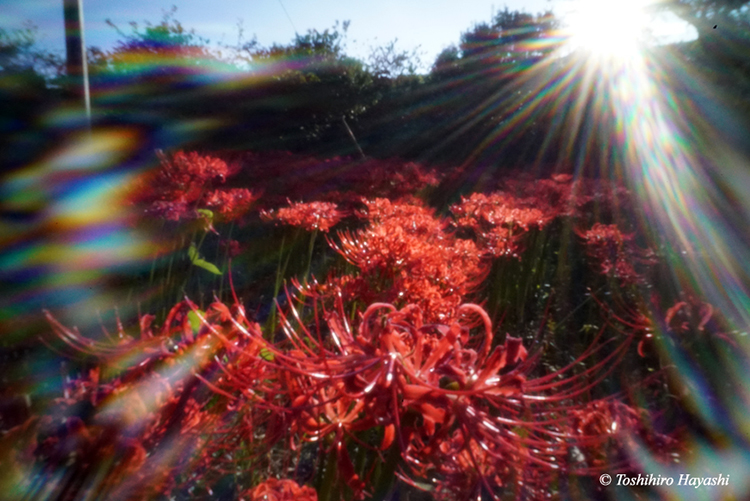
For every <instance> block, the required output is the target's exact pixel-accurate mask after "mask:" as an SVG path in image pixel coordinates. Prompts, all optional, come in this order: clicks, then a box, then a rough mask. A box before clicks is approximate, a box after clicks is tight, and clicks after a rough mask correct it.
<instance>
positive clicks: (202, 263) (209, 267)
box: [188, 243, 223, 275]
mask: <svg viewBox="0 0 750 501" xmlns="http://www.w3.org/2000/svg"><path fill="white" fill-rule="evenodd" d="M188 257H189V258H190V262H191V263H193V264H194V265H195V266H198V267H199V268H203V269H204V270H206V271H210V272H211V273H213V274H214V275H223V273H222V272H221V270H219V268H217V267H216V265H215V264H211V263H209V262H208V261H206V260H205V259H203V258H201V257H200V254H198V249H196V248H195V244H194V243H191V244H190V248H189V249H188Z"/></svg>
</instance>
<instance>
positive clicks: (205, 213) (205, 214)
mask: <svg viewBox="0 0 750 501" xmlns="http://www.w3.org/2000/svg"><path fill="white" fill-rule="evenodd" d="M196 212H197V213H198V215H200V216H202V217H204V218H206V219H208V220H209V221H210V220H212V219H213V218H214V213H213V211H210V210H208V209H197V210H196Z"/></svg>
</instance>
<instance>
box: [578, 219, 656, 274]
mask: <svg viewBox="0 0 750 501" xmlns="http://www.w3.org/2000/svg"><path fill="white" fill-rule="evenodd" d="M576 233H577V234H578V236H580V237H581V238H583V239H584V240H585V243H586V251H587V252H588V254H589V256H591V257H592V259H594V261H596V262H597V264H598V265H599V267H600V272H601V273H602V274H603V275H612V276H614V277H616V278H618V279H619V280H620V281H621V282H622V283H624V284H633V283H636V282H639V281H640V280H642V276H641V274H640V273H638V272H637V271H636V269H635V267H634V265H635V264H636V263H637V264H644V265H651V264H654V263H655V262H656V260H655V258H654V256H653V253H652V252H651V251H650V250H648V249H647V250H642V249H640V248H638V247H637V246H636V245H635V244H634V243H633V241H632V240H633V235H632V234H624V233H622V231H620V229H619V228H618V227H617V225H614V224H601V223H596V224H594V226H592V227H591V229H590V230H587V231H579V230H576Z"/></svg>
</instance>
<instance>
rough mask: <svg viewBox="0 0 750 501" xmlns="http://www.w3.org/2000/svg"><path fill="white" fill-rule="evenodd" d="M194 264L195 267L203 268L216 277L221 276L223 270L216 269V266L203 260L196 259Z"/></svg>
mask: <svg viewBox="0 0 750 501" xmlns="http://www.w3.org/2000/svg"><path fill="white" fill-rule="evenodd" d="M193 264H194V265H195V266H198V267H199V268H203V269H204V270H206V271H210V272H211V273H213V274H214V275H221V274H222V273H221V270H219V268H217V267H216V265H215V264H211V263H209V262H208V261H204V260H203V259H196V260H194V261H193Z"/></svg>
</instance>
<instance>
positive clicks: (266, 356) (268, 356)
mask: <svg viewBox="0 0 750 501" xmlns="http://www.w3.org/2000/svg"><path fill="white" fill-rule="evenodd" d="M260 358H262V359H263V360H266V361H268V362H273V361H274V359H275V358H276V357H275V356H274V354H273V353H272V352H271V350H269V349H268V348H261V350H260Z"/></svg>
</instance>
